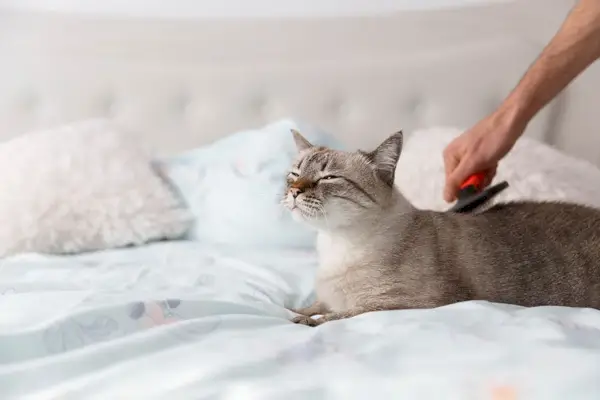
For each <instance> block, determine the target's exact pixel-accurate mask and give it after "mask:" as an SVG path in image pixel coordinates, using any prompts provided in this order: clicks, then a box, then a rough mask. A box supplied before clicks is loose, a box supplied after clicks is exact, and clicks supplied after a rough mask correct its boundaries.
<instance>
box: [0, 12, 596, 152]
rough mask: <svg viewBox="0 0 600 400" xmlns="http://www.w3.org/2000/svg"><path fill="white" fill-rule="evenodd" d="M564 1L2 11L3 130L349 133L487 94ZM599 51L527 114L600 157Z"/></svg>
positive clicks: (373, 130)
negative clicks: (82, 125)
mask: <svg viewBox="0 0 600 400" xmlns="http://www.w3.org/2000/svg"><path fill="white" fill-rule="evenodd" d="M573 3H574V1H572V0H571V1H568V0H521V1H515V2H509V3H497V4H494V3H492V4H489V5H483V6H482V5H475V6H469V7H463V8H458V9H446V10H428V11H423V10H421V11H417V10H413V11H406V12H400V13H395V14H385V15H380V16H368V17H345V18H341V17H340V18H331V17H325V18H316V17H311V18H287V19H222V20H215V19H197V20H190V19H186V20H166V19H165V20H157V19H153V20H151V19H135V18H131V19H125V18H123V19H119V18H118V17H93V16H75V15H64V14H51V13H41V14H36V13H31V12H8V11H5V12H2V13H1V14H0V60H1V62H0V70H1V71H2V74H0V140H5V139H8V138H10V137H13V136H15V135H18V134H19V133H22V132H25V131H28V130H31V129H33V128H40V127H51V126H55V125H58V124H61V123H65V122H71V121H76V120H79V119H84V118H88V117H102V116H107V117H110V118H114V119H115V120H117V121H118V122H120V123H121V124H122V125H124V126H125V127H127V128H130V130H131V134H132V135H138V136H139V139H140V141H141V142H143V143H145V144H146V145H147V146H148V148H149V149H151V150H152V151H154V152H155V153H156V154H157V155H166V154H171V153H173V152H175V151H179V150H184V149H189V148H191V147H194V146H197V145H200V144H204V143H207V142H210V141H213V140H215V139H217V138H219V137H222V136H223V135H226V134H228V133H231V132H233V131H235V130H238V129H243V128H250V127H257V126H260V125H262V124H264V123H266V122H269V121H273V120H275V119H278V118H281V117H295V118H300V119H303V120H306V121H308V122H310V123H313V124H315V125H317V126H320V127H322V128H324V129H327V130H329V131H331V132H333V133H334V134H336V135H338V136H339V137H340V138H342V139H343V140H344V141H346V142H347V143H348V144H349V145H351V146H371V145H373V144H374V143H375V142H376V141H378V140H381V139H382V138H384V137H385V136H386V135H388V134H389V133H391V132H392V131H395V130H397V129H399V128H404V129H405V130H406V131H411V130H413V129H415V128H423V127H428V126H434V125H437V126H439V125H451V126H459V127H467V126H469V125H470V124H472V123H474V122H476V121H477V119H478V118H480V117H482V116H484V115H485V114H486V113H487V112H488V111H490V110H492V109H493V107H495V106H496V105H497V104H498V103H499V101H500V100H501V99H502V98H503V96H505V95H506V94H507V93H508V91H509V90H510V89H511V88H512V87H513V86H514V85H515V83H516V82H517V80H518V79H519V77H520V76H521V74H522V73H523V72H524V71H525V69H526V67H527V66H528V65H529V64H530V63H531V62H532V61H533V59H534V58H535V56H536V55H537V54H538V53H539V52H540V50H541V49H542V47H543V46H544V44H545V43H546V42H547V41H548V39H549V38H550V37H551V36H552V34H553V33H554V32H555V31H556V29H557V28H558V26H559V25H560V23H561V21H562V20H563V18H564V17H565V16H566V13H567V12H568V10H569V8H570V7H571V6H572V5H573ZM599 68H600V66H594V67H593V68H591V69H590V70H588V71H587V72H586V73H585V74H584V75H582V76H581V77H580V78H578V79H577V81H576V82H575V83H574V84H573V85H572V86H571V87H569V89H568V90H567V91H566V92H565V93H563V94H562V95H561V96H560V97H559V98H558V99H556V101H554V102H553V103H552V104H551V106H550V107H548V108H547V109H546V110H545V111H544V112H543V113H542V114H541V115H539V116H538V117H537V118H536V120H535V121H534V123H533V124H532V125H530V127H529V130H528V132H527V135H530V136H535V137H538V138H540V139H542V140H545V141H547V142H549V143H552V144H554V145H556V146H557V147H559V148H561V149H563V150H565V151H567V152H569V153H571V154H574V155H577V156H581V157H584V158H587V159H589V160H591V161H593V162H595V163H598V164H600V146H599V145H600V135H599V134H597V133H596V130H597V125H596V120H595V119H596V118H595V117H596V115H597V114H598V111H597V109H598V106H597V105H598V104H599V103H600V91H599V90H598V89H599V88H600V69H599Z"/></svg>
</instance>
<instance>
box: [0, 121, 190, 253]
mask: <svg viewBox="0 0 600 400" xmlns="http://www.w3.org/2000/svg"><path fill="white" fill-rule="evenodd" d="M0 171H2V179H1V180H0V221H1V223H0V257H5V256H7V255H11V254H15V253H22V252H40V253H55V254H60V253H75V252H82V251H90V250H100V249H106V248H111V247H121V246H127V245H139V244H142V243H145V242H148V241H151V240H157V239H172V238H178V237H180V236H182V235H183V234H184V233H185V232H186V230H187V229H188V228H189V226H190V222H191V220H190V216H189V215H188V212H187V211H186V209H185V208H183V206H182V205H181V204H180V201H179V200H178V198H177V197H176V196H175V195H174V194H173V193H172V192H171V190H170V188H169V187H168V186H166V184H165V183H164V182H163V180H162V179H161V178H160V177H159V176H158V175H157V174H156V173H155V172H154V170H153V169H152V166H151V163H150V159H149V158H147V157H146V156H145V154H143V152H142V151H141V150H140V149H139V148H138V147H137V146H135V145H134V144H133V143H132V141H130V140H128V139H126V137H125V135H122V134H120V132H119V131H118V130H117V129H116V128H115V127H114V126H112V125H111V124H110V123H109V122H107V121H104V120H91V121H85V122H80V123H76V124H73V125H71V126H65V127H61V128H58V129H53V130H46V131H39V132H33V133H30V134H26V135H22V136H19V137H17V138H16V139H13V140H11V141H8V142H6V143H2V144H0Z"/></svg>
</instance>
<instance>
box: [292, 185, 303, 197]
mask: <svg viewBox="0 0 600 400" xmlns="http://www.w3.org/2000/svg"><path fill="white" fill-rule="evenodd" d="M302 192H303V190H302V189H300V188H295V187H293V188H290V193H291V194H292V197H293V198H296V197H298V195H299V194H300V193H302Z"/></svg>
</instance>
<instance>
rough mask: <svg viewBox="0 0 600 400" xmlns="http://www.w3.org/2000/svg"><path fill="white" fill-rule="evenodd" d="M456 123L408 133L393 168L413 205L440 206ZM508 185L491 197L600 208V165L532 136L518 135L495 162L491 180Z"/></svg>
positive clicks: (457, 132)
mask: <svg viewBox="0 0 600 400" xmlns="http://www.w3.org/2000/svg"><path fill="white" fill-rule="evenodd" d="M462 132H463V130H461V129H457V128H444V127H435V128H430V129H421V130H417V131H414V132H412V133H410V134H409V135H407V138H406V141H405V144H404V148H403V150H402V155H401V156H400V160H399V162H398V166H397V168H396V185H398V187H399V189H400V190H401V191H402V193H403V194H404V196H405V197H406V198H407V199H408V200H409V201H410V202H412V203H413V204H414V205H415V206H416V207H418V208H423V209H432V210H438V211H444V210H447V209H448V208H450V206H451V204H447V203H446V202H445V201H444V199H443V197H442V193H443V189H444V179H445V173H444V161H443V158H442V152H443V151H444V148H445V147H446V146H447V145H448V144H449V143H450V142H451V141H452V139H454V138H455V137H456V136H458V135H460V134H461V133H462ZM502 180H506V181H507V182H508V184H509V187H508V188H507V189H505V190H504V191H502V192H501V193H500V194H498V195H497V196H496V197H494V198H493V199H492V200H491V201H490V205H491V204H495V203H497V202H503V201H509V200H537V201H543V200H562V201H568V202H572V203H579V204H585V205H590V206H594V207H600V185H598V184H597V183H598V182H600V169H598V168H597V167H596V166H594V165H593V164H591V163H589V162H587V161H584V160H581V159H577V158H574V157H571V156H569V155H566V154H564V153H562V152H561V151H559V150H556V149H555V148H553V147H551V146H549V145H547V144H545V143H542V142H539V141H537V140H534V139H530V138H527V137H522V138H520V139H519V140H518V141H517V144H516V145H515V146H514V147H513V149H512V151H511V152H510V153H508V155H507V156H506V157H505V158H504V159H503V160H502V161H501V162H500V164H499V165H498V171H497V173H496V178H494V183H496V182H500V181H502Z"/></svg>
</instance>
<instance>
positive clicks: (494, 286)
mask: <svg viewBox="0 0 600 400" xmlns="http://www.w3.org/2000/svg"><path fill="white" fill-rule="evenodd" d="M292 133H293V138H294V141H295V144H296V147H297V150H298V154H297V158H296V160H295V161H294V163H293V166H292V168H291V171H290V172H289V174H288V175H287V183H286V191H285V194H284V197H283V199H282V203H283V204H284V206H285V207H286V208H287V209H288V210H289V212H290V213H291V215H292V217H293V218H294V219H296V220H299V221H301V222H303V223H305V224H308V225H309V226H311V227H313V228H315V229H316V230H317V251H318V258H319V267H318V270H317V275H316V282H315V290H316V295H317V299H316V301H315V302H314V304H312V305H310V306H309V307H306V308H303V309H298V310H292V311H294V312H295V313H296V314H299V315H298V316H297V317H295V318H294V319H293V320H292V321H293V322H295V323H298V324H304V325H309V326H316V325H320V324H322V323H324V322H327V321H334V320H339V319H344V318H351V317H354V316H356V315H359V314H363V313H367V312H372V311H379V310H399V309H415V308H421V309H422V308H434V307H439V306H444V305H448V304H452V303H457V302H462V301H468V300H487V301H490V302H497V303H508V304H515V305H521V306H526V307H534V306H544V305H555V306H569V307H590V308H600V210H598V209H594V208H591V207H587V206H583V205H576V204H569V203H560V202H529V201H520V202H510V203H504V204H497V205H494V206H492V207H490V208H488V209H487V210H485V211H483V212H481V213H470V214H457V213H451V212H438V211H431V210H421V209H417V208H415V207H414V206H413V205H411V204H410V203H409V202H408V201H407V200H406V199H405V198H404V197H403V196H402V194H401V193H400V191H399V190H398V189H397V188H396V187H395V186H394V177H395V171H396V164H397V162H398V160H399V157H400V154H401V151H402V143H403V135H402V132H398V133H395V134H393V135H391V136H390V137H388V138H387V139H386V140H385V141H383V143H381V144H380V145H379V146H378V147H377V148H376V149H375V150H374V151H371V152H365V151H361V150H358V151H354V152H344V151H339V150H333V149H330V148H326V147H320V146H314V145H312V144H311V143H310V142H309V141H308V140H307V139H306V138H304V137H303V136H302V135H301V134H300V133H299V132H297V131H292ZM401 172H402V171H399V172H398V173H401ZM315 315H322V317H321V318H319V319H313V318H311V316H315Z"/></svg>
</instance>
